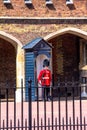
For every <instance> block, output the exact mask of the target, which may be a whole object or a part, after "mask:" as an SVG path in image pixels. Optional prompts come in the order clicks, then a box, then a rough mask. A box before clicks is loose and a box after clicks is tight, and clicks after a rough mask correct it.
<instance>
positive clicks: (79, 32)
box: [44, 27, 87, 70]
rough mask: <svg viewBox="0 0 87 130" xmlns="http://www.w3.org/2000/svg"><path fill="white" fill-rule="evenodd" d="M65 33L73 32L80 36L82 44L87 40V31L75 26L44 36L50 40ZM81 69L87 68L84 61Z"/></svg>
mask: <svg viewBox="0 0 87 130" xmlns="http://www.w3.org/2000/svg"><path fill="white" fill-rule="evenodd" d="M64 34H72V35H75V36H77V37H79V38H80V39H81V40H80V44H83V43H84V42H82V41H83V40H84V41H85V42H86V41H87V32H85V31H83V30H81V29H78V28H74V27H67V28H64V29H60V30H58V31H56V32H54V33H51V34H49V35H47V36H46V37H44V39H45V40H46V41H50V40H51V39H53V38H55V37H59V36H61V35H64ZM82 39H83V40H82ZM80 57H81V56H80ZM79 69H80V70H87V65H86V64H85V65H84V63H83V64H82V63H81V65H80V66H79Z"/></svg>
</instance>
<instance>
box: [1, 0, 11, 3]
mask: <svg viewBox="0 0 87 130" xmlns="http://www.w3.org/2000/svg"><path fill="white" fill-rule="evenodd" d="M3 2H4V4H9V3H11V1H10V0H3Z"/></svg>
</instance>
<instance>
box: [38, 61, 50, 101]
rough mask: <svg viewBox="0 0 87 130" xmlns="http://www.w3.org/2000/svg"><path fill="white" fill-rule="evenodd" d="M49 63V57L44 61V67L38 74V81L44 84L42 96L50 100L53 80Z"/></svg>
mask: <svg viewBox="0 0 87 130" xmlns="http://www.w3.org/2000/svg"><path fill="white" fill-rule="evenodd" d="M49 64H50V63H49V60H48V59H45V60H44V61H43V69H42V70H41V71H40V73H39V76H38V83H39V84H40V85H41V86H42V97H43V99H46V100H50V85H51V81H52V78H51V77H52V76H51V71H50V69H49Z"/></svg>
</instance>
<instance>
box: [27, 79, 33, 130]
mask: <svg viewBox="0 0 87 130" xmlns="http://www.w3.org/2000/svg"><path fill="white" fill-rule="evenodd" d="M28 84H29V86H28V93H29V96H28V101H29V106H28V108H29V130H31V129H32V108H31V107H32V105H31V103H32V101H31V95H32V94H31V84H32V80H31V78H29V80H28Z"/></svg>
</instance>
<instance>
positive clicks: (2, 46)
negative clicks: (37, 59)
mask: <svg viewBox="0 0 87 130" xmlns="http://www.w3.org/2000/svg"><path fill="white" fill-rule="evenodd" d="M15 85H16V50H15V48H14V46H13V45H12V44H10V43H9V42H8V41H5V40H3V39H1V38H0V89H1V98H5V97H6V87H8V88H9V93H8V95H9V98H13V95H14V89H13V88H14V86H15Z"/></svg>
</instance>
